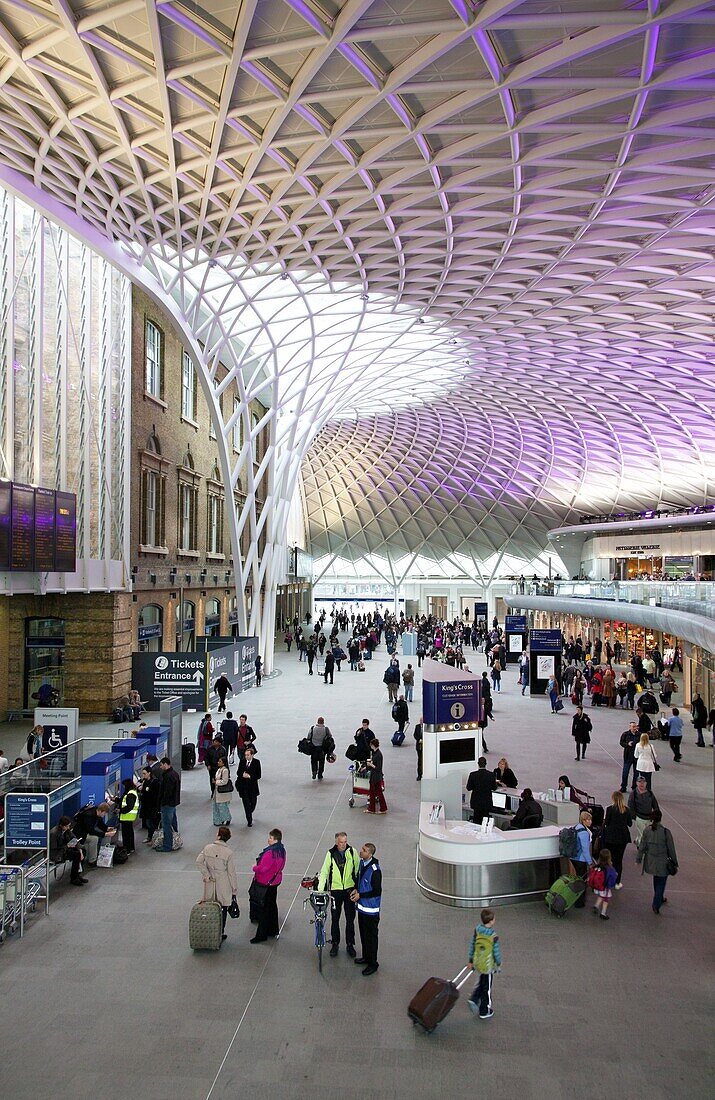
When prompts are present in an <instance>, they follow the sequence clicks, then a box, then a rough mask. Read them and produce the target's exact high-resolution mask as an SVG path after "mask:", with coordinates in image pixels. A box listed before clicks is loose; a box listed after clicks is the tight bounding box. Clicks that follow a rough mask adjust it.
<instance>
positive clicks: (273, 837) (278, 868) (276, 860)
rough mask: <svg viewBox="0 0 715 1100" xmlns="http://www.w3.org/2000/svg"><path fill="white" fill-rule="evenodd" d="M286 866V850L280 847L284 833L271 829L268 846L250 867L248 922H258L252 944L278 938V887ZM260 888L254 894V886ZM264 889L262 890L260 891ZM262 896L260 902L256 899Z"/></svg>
mask: <svg viewBox="0 0 715 1100" xmlns="http://www.w3.org/2000/svg"><path fill="white" fill-rule="evenodd" d="M285 863H286V850H285V848H284V847H283V833H282V832H281V831H280V829H271V831H270V833H269V834H268V847H267V848H264V849H263V851H262V852H261V854H260V855H259V856H258V859H257V860H256V864H255V866H254V868H253V882H252V883H251V891H253V893H254V896H253V897H252V896H251V891H249V897H250V898H251V920H255V919H256V918H257V920H258V928H257V929H256V934H255V936H254V937H253V939H252V940H251V943H263V942H264V941H265V940H267V939H268V937H269V936H271V937H274V936H278V935H279V926H278V898H277V895H278V887H279V886H280V884H281V882H282V880H283V868H284V867H285ZM256 886H257V887H259V890H258V891H256V890H255V887H256ZM264 887H265V890H264V889H263V888H264ZM256 893H260V894H262V895H263V897H262V900H260V901H259V899H258V898H257V897H256V896H255V894H256Z"/></svg>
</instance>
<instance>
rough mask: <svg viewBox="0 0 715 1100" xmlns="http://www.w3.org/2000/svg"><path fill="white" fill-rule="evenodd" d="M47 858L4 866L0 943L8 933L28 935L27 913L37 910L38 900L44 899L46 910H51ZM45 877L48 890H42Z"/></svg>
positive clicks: (0, 885)
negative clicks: (15, 865) (26, 933)
mask: <svg viewBox="0 0 715 1100" xmlns="http://www.w3.org/2000/svg"><path fill="white" fill-rule="evenodd" d="M47 871H48V867H47V859H46V858H42V859H39V860H37V861H36V862H33V861H31V860H28V861H27V862H26V863H23V864H22V866H20V867H11V866H9V865H5V866H4V867H3V869H2V874H0V944H2V943H4V942H5V939H6V937H7V936H14V935H15V933H16V932H17V931H18V929H19V931H20V939H22V937H23V936H24V935H25V920H26V918H27V914H28V913H30V912H31V913H34V912H35V910H36V908H37V903H38V901H44V902H45V913H47V912H49V889H48V878H47ZM42 877H44V881H45V892H44V893H43V892H42Z"/></svg>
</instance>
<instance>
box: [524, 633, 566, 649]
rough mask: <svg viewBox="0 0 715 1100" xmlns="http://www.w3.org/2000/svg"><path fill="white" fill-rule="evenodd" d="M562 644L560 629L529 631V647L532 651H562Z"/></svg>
mask: <svg viewBox="0 0 715 1100" xmlns="http://www.w3.org/2000/svg"><path fill="white" fill-rule="evenodd" d="M562 644H563V639H562V638H561V631H560V630H530V631H529V649H530V650H531V652H532V653H560V652H561V646H562Z"/></svg>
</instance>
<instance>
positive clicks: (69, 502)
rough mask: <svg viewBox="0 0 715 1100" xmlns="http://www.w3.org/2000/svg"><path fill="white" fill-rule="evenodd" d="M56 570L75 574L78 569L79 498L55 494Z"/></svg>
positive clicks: (68, 494)
mask: <svg viewBox="0 0 715 1100" xmlns="http://www.w3.org/2000/svg"><path fill="white" fill-rule="evenodd" d="M55 498H56V501H55V569H56V570H57V572H58V573H59V572H66V573H74V571H75V570H76V568H77V498H76V496H75V495H74V493H55Z"/></svg>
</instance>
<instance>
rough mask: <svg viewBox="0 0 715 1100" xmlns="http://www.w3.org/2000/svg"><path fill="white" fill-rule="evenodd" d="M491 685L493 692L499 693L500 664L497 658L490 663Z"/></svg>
mask: <svg viewBox="0 0 715 1100" xmlns="http://www.w3.org/2000/svg"><path fill="white" fill-rule="evenodd" d="M492 684H493V685H494V690H495V691H501V664H500V663H499V658H498V657H495V658H494V660H493V661H492Z"/></svg>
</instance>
